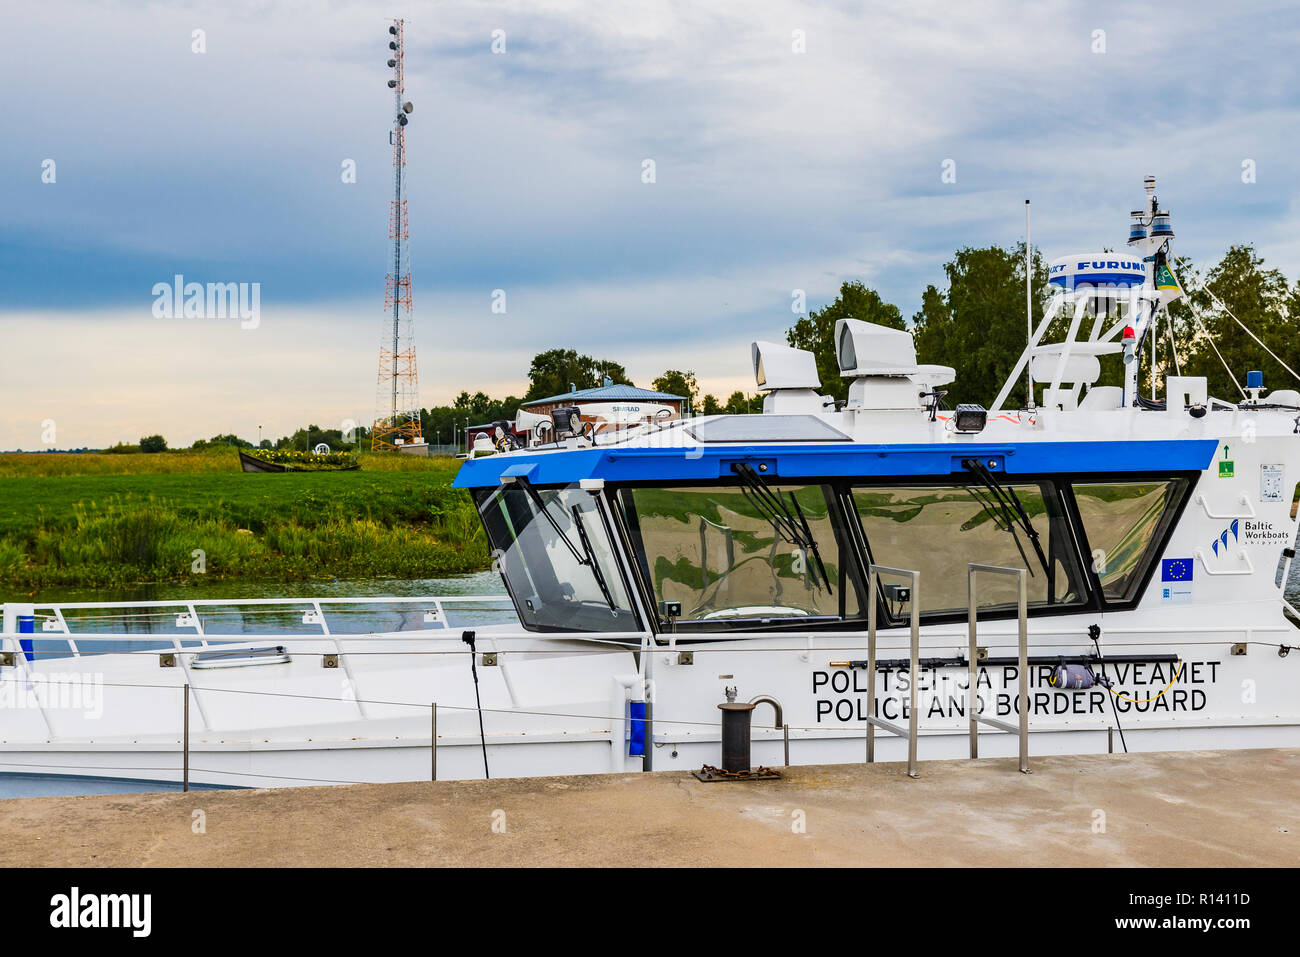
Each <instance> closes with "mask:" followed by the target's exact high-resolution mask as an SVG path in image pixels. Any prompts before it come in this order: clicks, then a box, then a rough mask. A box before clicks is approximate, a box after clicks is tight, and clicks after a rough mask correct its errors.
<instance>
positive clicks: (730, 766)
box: [695, 688, 790, 781]
mask: <svg viewBox="0 0 1300 957" xmlns="http://www.w3.org/2000/svg"><path fill="white" fill-rule="evenodd" d="M726 695H727V700H726V701H725V702H723V703H722V704H720V705H718V710H719V711H721V712H722V766H721V767H720V768H718V769H714V770H716V771H719V772H720V773H719V774H715V773H713V772H712V771H711V770H710V769H709V768H707V767H706V768H704V769H703V770H701V771H697V772H696V773H695V776H696V777H697V778H699V779H700V780H701V781H718V780H736V779H739V778H745V779H750V780H753V779H756V778H773V777H780V776H781V774H780V772H779V771H773V770H771V769H768V768H764V769H763V773H762V774H760V773H758V771H756V770H754V769H752V768H751V767H750V733H751V729H750V721H751V718H752V717H753V714H754V709H755V708H756V707H757V706H758V705H760V704H770V705H771V706H772V709H773V710H774V711H775V712H776V723H775V724H774V725H773V727H775V728H776V729H777V730H778V731H785V734H787V735H788V734H789V732H788V730H786V729H785V727H784V723H783V720H782V712H781V703H780V702H779V701H777V700H776V699H775V698H773V697H772V696H771V695H759V696H758V697H757V698H754V699H753V700H752V701H747V702H745V701H737V700H736V689H735V688H727V689H726ZM785 752H786V763H787V764H789V753H790V751H789V739H788V737H787V738H786V742H785Z"/></svg>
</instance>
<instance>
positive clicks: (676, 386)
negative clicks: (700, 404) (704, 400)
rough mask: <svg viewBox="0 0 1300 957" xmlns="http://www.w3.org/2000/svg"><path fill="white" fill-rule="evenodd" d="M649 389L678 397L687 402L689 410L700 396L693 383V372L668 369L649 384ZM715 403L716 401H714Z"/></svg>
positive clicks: (696, 385)
mask: <svg viewBox="0 0 1300 957" xmlns="http://www.w3.org/2000/svg"><path fill="white" fill-rule="evenodd" d="M650 388H652V389H654V390H655V391H656V392H667V393H668V394H669V395H680V396H682V397H684V398H685V399H686V400H687V404H688V406H689V407H690V408H694V407H695V399H696V397H697V396H698V395H699V394H700V387H699V384H698V383H697V382H696V381H695V373H694V372H678V371H677V370H676V369H669V370H668V371H667V372H665V373H664V374H663V375H661V376H660V377H659V378H657V379H655V380H654V381H653V382H651V383H650ZM715 401H716V400H715Z"/></svg>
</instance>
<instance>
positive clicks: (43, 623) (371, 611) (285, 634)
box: [4, 595, 519, 657]
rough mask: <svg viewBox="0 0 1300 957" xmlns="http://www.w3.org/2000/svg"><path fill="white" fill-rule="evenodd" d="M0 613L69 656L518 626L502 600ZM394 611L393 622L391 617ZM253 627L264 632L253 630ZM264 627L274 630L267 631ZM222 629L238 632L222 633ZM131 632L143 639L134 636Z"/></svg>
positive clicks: (26, 637)
mask: <svg viewBox="0 0 1300 957" xmlns="http://www.w3.org/2000/svg"><path fill="white" fill-rule="evenodd" d="M4 608H5V631H6V633H19V632H22V634H20V636H19V637H20V638H21V639H22V641H23V643H24V647H28V646H29V645H31V644H32V643H34V642H38V641H39V642H44V643H48V642H52V641H53V642H66V644H67V647H68V651H69V652H70V654H71V655H72V656H73V657H78V656H79V655H80V654H81V647H80V644H79V642H83V641H88V640H89V639H90V638H92V637H111V638H113V639H114V640H117V641H152V642H159V641H166V642H169V643H171V644H172V645H173V646H174V647H176V648H177V649H179V648H181V647H185V646H187V645H189V646H197V647H207V646H209V645H210V644H219V645H229V644H231V643H232V642H235V643H242V642H246V641H253V640H258V639H265V638H269V637H275V638H285V639H288V638H292V637H294V636H295V635H296V636H300V637H301V636H303V634H304V632H305V633H306V634H307V635H309V636H311V637H318V636H323V637H332V636H334V635H358V634H368V633H374V632H383V633H386V634H387V633H390V632H407V631H412V632H422V631H430V630H446V629H451V628H456V627H461V626H463V625H468V626H473V625H475V624H486V623H500V624H507V625H508V624H512V623H513V624H518V621H519V619H518V616H517V615H516V614H515V613H514V606H513V604H512V603H511V601H510V598H509V597H508V596H506V595H455V596H447V597H428V596H425V597H398V596H363V597H357V598H331V597H325V598H244V599H194V600H171V601H167V600H163V601H111V602H55V603H49V602H35V603H9V604H6V605H5V606H4ZM394 613H395V614H396V618H393V617H392V616H393V615H394ZM353 615H354V616H357V617H362V616H368V617H369V618H370V619H371V620H372V621H375V623H377V624H379V625H380V627H370V628H365V629H364V630H356V629H351V628H348V627H345V626H346V625H347V624H348V622H346V621H343V620H342V619H346V618H347V617H348V616H353ZM416 616H419V617H418V620H417V618H416ZM331 618H333V619H334V624H333V625H331ZM23 619H27V621H28V622H29V626H28V627H29V628H30V629H31V630H30V631H25V630H24V629H23V628H22V627H19V626H16V625H14V624H11V622H19V623H21V622H22V620H23ZM376 619H378V620H377V621H376ZM259 623H264V624H266V625H267V626H269V627H268V628H264V629H257V628H256V627H255V626H257V625H258V624H259ZM412 626H414V627H412ZM270 627H273V628H274V629H275V630H274V631H271V630H269V628H270ZM230 628H237V629H239V630H238V631H230V630H227V629H230ZM133 632H136V633H137V634H133ZM138 633H143V634H144V635H145V636H147V637H143V638H142V637H140V635H139V634H138ZM191 636H192V637H191Z"/></svg>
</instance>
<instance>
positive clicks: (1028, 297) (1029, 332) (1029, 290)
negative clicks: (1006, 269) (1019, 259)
mask: <svg viewBox="0 0 1300 957" xmlns="http://www.w3.org/2000/svg"><path fill="white" fill-rule="evenodd" d="M1031 248H1032V247H1031V246H1030V245H1029V200H1025V348H1029V345H1030V344H1031V343H1032V342H1033V341H1034V297H1033V287H1032V284H1031V277H1032V276H1033V263H1034V259H1033V255H1032V254H1031V252H1030V249H1031ZM1029 365H1030V364H1029V363H1028V362H1026V363H1025V387H1026V389H1027V390H1028V398H1027V399H1026V400H1025V408H1027V409H1029V410H1030V411H1033V408H1034V376H1033V374H1032V373H1031V372H1030V369H1029Z"/></svg>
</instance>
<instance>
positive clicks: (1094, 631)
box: [1088, 625, 1128, 754]
mask: <svg viewBox="0 0 1300 957" xmlns="http://www.w3.org/2000/svg"><path fill="white" fill-rule="evenodd" d="M1088 637H1089V638H1091V639H1092V647H1093V649H1094V650H1095V651H1096V653H1097V660H1098V661H1100V662H1101V676H1102V678H1104V679H1105V681H1106V690H1107V691H1110V678H1108V677H1106V660H1105V659H1104V658H1102V656H1101V626H1100V625H1089V626H1088ZM1106 697H1108V698H1110V713H1111V714H1112V715H1114V716H1115V727H1116V729H1118V731H1119V743H1120V744H1121V745H1122V746H1123V748H1124V753H1125V754H1128V742H1127V741H1126V740H1124V726H1123V725H1122V724H1120V722H1119V709H1117V708H1116V707H1115V695H1114V693H1111V694H1109V695H1107V696H1106Z"/></svg>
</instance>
